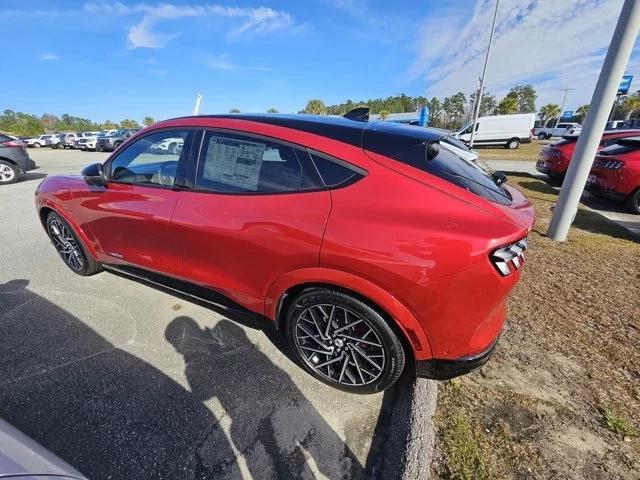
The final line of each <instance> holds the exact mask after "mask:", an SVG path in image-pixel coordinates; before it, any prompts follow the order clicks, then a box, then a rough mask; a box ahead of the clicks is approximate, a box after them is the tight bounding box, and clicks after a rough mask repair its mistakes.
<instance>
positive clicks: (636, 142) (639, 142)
mask: <svg viewBox="0 0 640 480" xmlns="http://www.w3.org/2000/svg"><path fill="white" fill-rule="evenodd" d="M616 143H617V144H618V145H622V146H624V147H633V148H640V137H627V138H620V139H618V140H616Z"/></svg>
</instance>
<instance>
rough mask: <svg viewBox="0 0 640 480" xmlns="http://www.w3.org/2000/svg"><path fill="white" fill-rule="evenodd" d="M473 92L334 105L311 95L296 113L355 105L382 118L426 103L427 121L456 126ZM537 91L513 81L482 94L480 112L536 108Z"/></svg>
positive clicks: (333, 111)
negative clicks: (499, 92)
mask: <svg viewBox="0 0 640 480" xmlns="http://www.w3.org/2000/svg"><path fill="white" fill-rule="evenodd" d="M476 96H477V92H474V93H472V94H471V95H470V96H469V98H467V95H465V93H464V92H457V93H456V94H454V95H451V96H449V97H445V98H443V99H439V98H437V97H432V98H431V99H428V98H426V97H424V96H416V97H412V96H410V95H406V94H404V93H401V94H399V95H395V96H390V97H387V98H375V99H369V100H361V101H358V102H354V101H353V100H347V101H346V102H344V103H339V104H337V105H325V103H324V102H323V101H322V100H320V99H312V100H309V101H308V102H307V105H306V107H305V108H304V109H303V110H300V113H310V114H313V115H344V114H345V113H347V112H348V111H349V110H351V109H353V108H357V107H368V108H369V109H370V111H371V113H372V114H378V115H380V116H381V117H382V118H383V119H384V118H386V117H387V116H389V114H391V113H404V112H415V111H416V110H418V109H419V108H421V107H422V106H427V107H429V114H430V122H429V125H430V126H432V127H438V128H447V129H457V128H459V127H461V126H462V125H463V124H464V123H465V122H467V121H469V119H470V118H471V116H472V112H473V109H474V106H475V98H476ZM537 97H538V96H537V94H536V91H535V89H534V88H533V87H532V86H531V85H516V86H514V87H513V88H512V89H511V90H510V91H509V93H507V95H506V96H505V97H504V98H503V99H501V100H500V101H498V100H497V99H496V97H495V96H494V95H492V94H491V93H485V94H484V95H483V96H482V103H481V105H480V115H481V116H486V115H496V114H501V115H506V114H510V113H533V112H535V110H536V106H535V104H536V99H537Z"/></svg>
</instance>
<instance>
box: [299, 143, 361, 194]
mask: <svg viewBox="0 0 640 480" xmlns="http://www.w3.org/2000/svg"><path fill="white" fill-rule="evenodd" d="M306 150H307V153H309V154H311V155H317V156H318V157H322V158H324V159H325V160H328V161H330V162H333V163H337V164H338V165H341V166H343V167H345V168H348V169H349V170H351V171H353V172H355V173H357V174H358V175H361V176H363V177H366V176H367V175H369V172H367V171H366V170H365V169H364V168H361V167H358V166H357V165H354V164H353V163H349V162H347V161H346V160H342V159H341V158H337V157H333V156H331V155H328V154H326V153H324V152H320V151H318V150H314V149H313V148H308V147H307V148H306ZM312 160H313V159H312ZM314 165H315V163H314ZM320 178H322V175H320ZM334 188H335V187H334Z"/></svg>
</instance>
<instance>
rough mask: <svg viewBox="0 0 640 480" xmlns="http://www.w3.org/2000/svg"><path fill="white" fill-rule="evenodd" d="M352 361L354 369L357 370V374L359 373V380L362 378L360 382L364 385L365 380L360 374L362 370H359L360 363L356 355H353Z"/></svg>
mask: <svg viewBox="0 0 640 480" xmlns="http://www.w3.org/2000/svg"><path fill="white" fill-rule="evenodd" d="M352 348H353V347H352ZM353 363H355V364H356V370H357V372H358V375H360V380H362V384H363V385H364V384H365V383H366V382H365V381H364V377H363V376H362V371H361V370H360V364H359V363H358V357H356V356H355V355H353Z"/></svg>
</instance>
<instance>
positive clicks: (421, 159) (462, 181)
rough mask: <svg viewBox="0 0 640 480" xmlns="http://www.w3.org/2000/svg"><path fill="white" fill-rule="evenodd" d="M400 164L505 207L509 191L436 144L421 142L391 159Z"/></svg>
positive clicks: (487, 175)
mask: <svg viewBox="0 0 640 480" xmlns="http://www.w3.org/2000/svg"><path fill="white" fill-rule="evenodd" d="M391 158H393V159H394V160H397V161H400V162H402V163H405V164H407V165H411V166H412V167H415V168H418V169H420V170H422V171H424V172H427V173H430V174H431V175H435V176H436V177H439V178H441V179H443V180H446V181H448V182H450V183H453V184H454V185H457V186H458V187H461V188H464V189H465V190H468V191H470V192H473V193H475V194H476V195H479V196H481V197H483V198H485V199H487V200H490V201H492V202H496V203H501V204H503V205H508V204H510V203H511V196H510V195H509V192H508V191H507V190H506V189H505V188H504V187H503V186H501V185H500V184H499V183H498V181H496V180H495V179H494V176H493V174H492V173H491V172H489V171H486V170H484V169H483V168H482V167H480V166H479V165H476V164H475V163H472V162H469V161H467V160H464V159H462V158H460V157H459V156H458V155H456V154H455V153H453V152H451V151H449V150H447V149H446V148H441V147H440V146H439V145H438V142H434V143H431V144H430V143H423V144H421V145H417V146H415V147H413V148H410V149H408V150H404V151H403V152H400V153H398V154H396V155H394V156H392V157H391Z"/></svg>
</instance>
